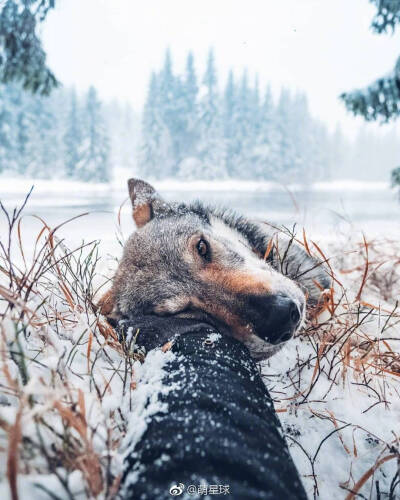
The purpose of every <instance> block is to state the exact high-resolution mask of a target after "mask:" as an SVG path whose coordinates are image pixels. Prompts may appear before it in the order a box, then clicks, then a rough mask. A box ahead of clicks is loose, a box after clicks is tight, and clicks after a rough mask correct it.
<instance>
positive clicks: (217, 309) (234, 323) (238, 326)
mask: <svg viewBox="0 0 400 500" xmlns="http://www.w3.org/2000/svg"><path fill="white" fill-rule="evenodd" d="M191 303H192V304H193V305H194V306H195V307H196V308H198V309H199V310H201V311H204V312H206V313H208V314H210V316H212V317H213V318H216V319H218V320H220V321H222V322H223V323H225V324H226V325H228V326H230V327H231V328H232V334H233V337H235V338H236V339H238V340H240V341H242V342H243V341H244V340H246V338H248V337H249V336H250V335H251V334H252V333H253V331H252V330H251V328H250V327H249V326H248V325H247V324H246V323H244V322H243V321H242V320H241V319H240V317H239V316H237V315H236V314H233V313H232V312H231V311H230V310H229V309H226V308H224V307H222V306H221V305H219V304H217V303H206V302H203V301H202V300H201V299H198V298H196V297H193V298H192V299H191Z"/></svg>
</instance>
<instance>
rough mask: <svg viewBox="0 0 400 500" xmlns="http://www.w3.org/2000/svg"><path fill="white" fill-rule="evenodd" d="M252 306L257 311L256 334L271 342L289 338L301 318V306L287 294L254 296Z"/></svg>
mask: <svg viewBox="0 0 400 500" xmlns="http://www.w3.org/2000/svg"><path fill="white" fill-rule="evenodd" d="M250 307H251V309H252V310H253V311H254V312H256V314H255V318H256V321H255V325H254V326H255V330H256V334H257V335H258V336H259V337H261V338H262V339H263V340H266V341H267V342H270V343H271V344H279V343H281V342H286V341H287V340H289V339H290V338H291V337H292V336H293V333H294V332H295V330H296V328H297V327H298V326H299V323H300V320H301V313H300V310H299V307H298V306H297V304H296V303H295V302H294V301H293V300H292V299H291V298H290V297H287V296H286V295H275V296H253V297H252V298H251V300H250Z"/></svg>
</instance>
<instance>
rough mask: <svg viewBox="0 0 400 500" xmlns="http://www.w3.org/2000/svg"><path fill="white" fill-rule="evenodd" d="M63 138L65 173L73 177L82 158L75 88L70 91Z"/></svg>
mask: <svg viewBox="0 0 400 500" xmlns="http://www.w3.org/2000/svg"><path fill="white" fill-rule="evenodd" d="M63 140H64V148H65V149H64V155H65V174H66V176H67V177H69V178H74V177H75V175H76V174H77V170H78V168H79V165H80V163H81V160H82V155H83V151H82V149H83V145H82V128H81V117H80V113H79V109H78V100H77V96H76V91H75V89H72V91H71V92H70V108H69V112H68V116H67V120H66V132H65V134H64V137H63Z"/></svg>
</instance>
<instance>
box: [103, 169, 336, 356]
mask: <svg viewBox="0 0 400 500" xmlns="http://www.w3.org/2000/svg"><path fill="white" fill-rule="evenodd" d="M128 190H129V197H130V200H131V203H132V213H133V219H134V221H135V223H136V226H137V230H136V231H135V232H134V233H133V234H132V235H131V236H130V238H129V239H128V241H127V242H126V244H125V247H124V251H123V256H122V258H121V260H120V262H119V266H118V269H117V271H116V274H115V276H114V279H113V284H112V288H111V290H110V291H109V292H107V293H106V295H105V296H104V297H103V298H102V299H101V300H100V303H99V305H100V310H101V312H102V313H103V314H104V315H106V316H108V318H109V320H110V321H114V322H116V321H119V320H123V319H131V318H135V317H137V316H141V317H143V316H146V315H155V316H161V317H165V316H168V317H171V316H173V317H177V318H191V319H197V320H200V321H203V322H206V323H208V324H211V325H213V326H214V327H216V328H217V329H218V330H219V331H220V332H221V333H224V334H227V335H232V336H233V337H235V338H236V339H238V340H239V341H241V342H243V343H244V344H245V345H246V346H247V347H248V349H249V350H250V353H251V355H252V356H253V358H255V359H256V360H262V359H266V358H268V357H270V356H271V355H273V354H274V353H275V352H277V351H278V350H279V349H280V348H281V347H282V346H283V345H284V343H285V342H287V341H288V340H289V339H290V338H292V337H293V335H294V334H295V333H296V332H297V331H298V330H299V329H300V328H301V327H302V326H303V324H304V321H305V317H306V303H307V308H308V309H311V310H314V311H315V310H318V308H320V306H321V303H322V302H321V300H322V299H321V297H322V291H324V290H326V289H329V288H330V286H331V279H330V276H329V272H328V269H327V268H326V267H325V265H324V263H323V262H321V261H319V260H317V259H315V258H314V257H312V256H311V255H310V254H309V253H308V252H307V251H306V249H305V248H304V247H303V246H302V245H301V244H298V243H296V242H295V239H294V237H287V236H285V235H283V234H281V233H280V232H279V231H276V230H274V229H273V228H271V227H270V226H268V225H264V224H261V223H257V222H252V221H250V220H248V219H247V218H246V217H243V216H240V215H237V214H236V213H234V212H232V211H230V210H225V209H220V208H216V207H212V206H206V205H204V204H202V203H201V202H195V203H191V204H183V203H167V202H166V201H164V200H163V199H162V198H161V196H160V195H159V194H158V193H157V191H156V190H155V189H154V188H153V187H152V186H151V185H150V184H148V183H147V182H145V181H143V180H139V179H130V180H129V181H128Z"/></svg>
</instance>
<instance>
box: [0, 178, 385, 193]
mask: <svg viewBox="0 0 400 500" xmlns="http://www.w3.org/2000/svg"><path fill="white" fill-rule="evenodd" d="M120 179H121V180H120ZM120 179H118V180H114V181H113V182H111V183H110V184H95V183H93V184H92V183H86V182H80V181H73V180H66V179H26V178H20V177H0V196H1V195H4V194H5V195H11V194H21V195H23V194H25V193H27V192H28V191H29V189H30V188H31V186H32V185H33V186H34V193H49V194H52V193H71V194H72V195H73V194H74V193H76V194H78V193H79V194H83V193H86V194H90V193H93V194H95V193H107V192H110V191H112V192H119V191H124V190H125V189H126V187H125V176H124V177H120ZM149 181H150V182H151V183H152V184H153V185H154V186H155V187H156V188H157V189H158V190H160V191H164V192H168V191H186V192H190V191H213V192H229V191H231V192H232V191H233V192H253V191H254V192H268V191H281V190H283V191H287V190H289V191H304V190H310V191H311V190H312V191H322V192H323V191H369V192H371V191H383V190H387V191H390V189H391V188H390V184H389V183H388V182H382V181H359V180H354V179H338V180H332V181H324V182H316V183H313V184H309V185H304V186H303V185H299V184H291V185H287V186H284V185H283V184H280V183H275V182H270V181H256V180H251V181H250V180H242V179H224V180H193V181H182V180H177V179H165V180H162V181H157V180H154V179H153V180H152V179H149Z"/></svg>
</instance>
